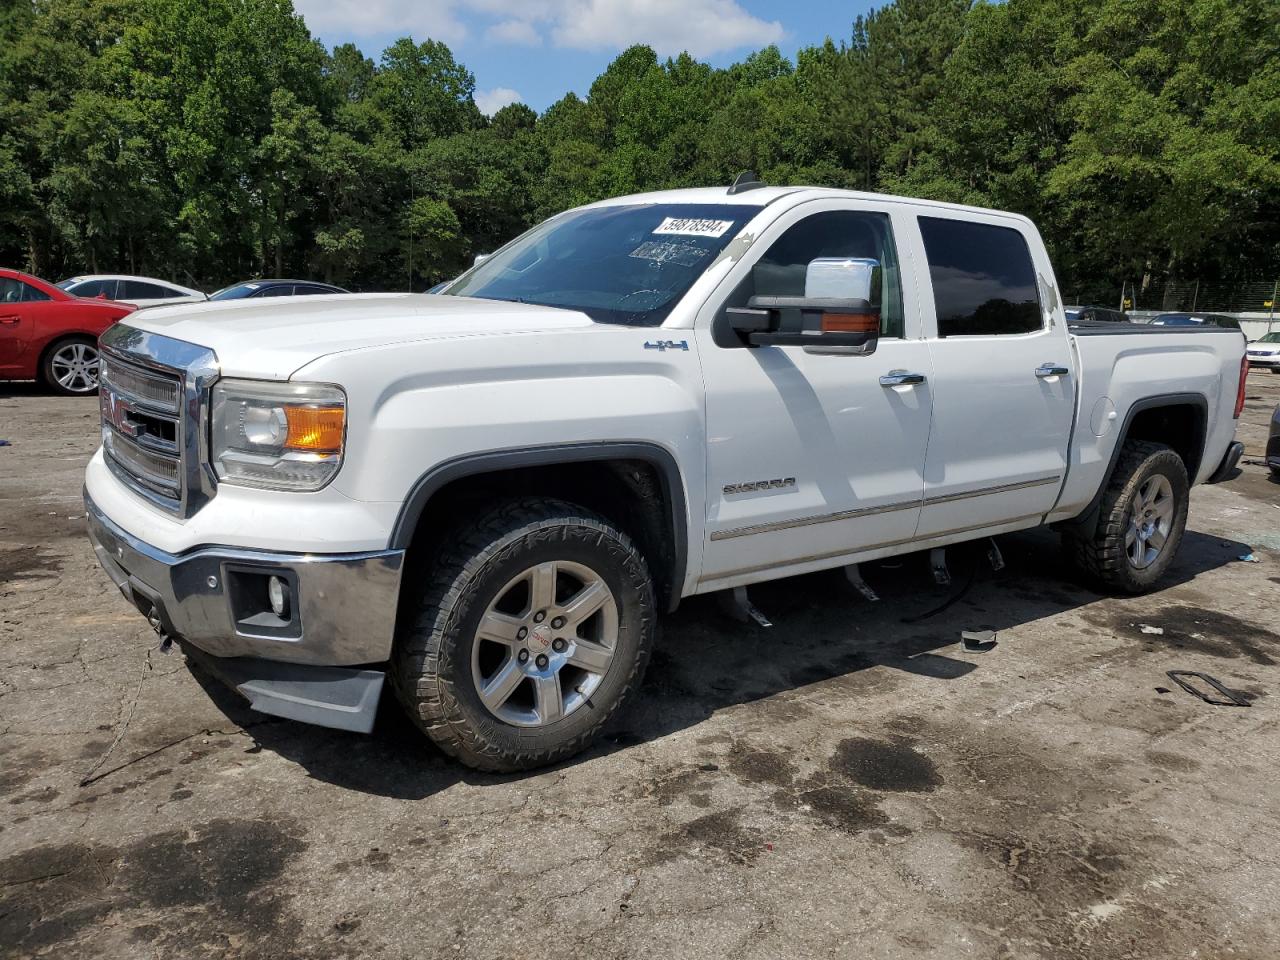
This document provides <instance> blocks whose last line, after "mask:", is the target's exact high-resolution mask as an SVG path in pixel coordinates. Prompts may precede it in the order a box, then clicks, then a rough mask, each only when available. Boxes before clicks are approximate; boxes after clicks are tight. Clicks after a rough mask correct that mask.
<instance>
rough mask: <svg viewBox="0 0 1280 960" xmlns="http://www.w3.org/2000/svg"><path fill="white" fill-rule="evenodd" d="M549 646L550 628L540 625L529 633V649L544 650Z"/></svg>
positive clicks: (543, 624)
mask: <svg viewBox="0 0 1280 960" xmlns="http://www.w3.org/2000/svg"><path fill="white" fill-rule="evenodd" d="M549 646H551V628H550V627H549V626H547V625H546V624H545V623H540V624H538V625H537V626H536V627H534V628H533V629H532V630H530V631H529V649H531V650H545V649H546V648H547V647H549Z"/></svg>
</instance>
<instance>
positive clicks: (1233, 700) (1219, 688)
mask: <svg viewBox="0 0 1280 960" xmlns="http://www.w3.org/2000/svg"><path fill="white" fill-rule="evenodd" d="M1165 676H1167V677H1168V678H1169V679H1170V680H1172V681H1173V682H1174V683H1176V684H1177V685H1178V686H1180V687H1181V688H1182V689H1183V690H1185V691H1187V693H1189V694H1191V695H1192V696H1193V697H1199V698H1200V699H1201V700H1203V701H1204V702H1205V703H1207V704H1209V706H1211V707H1248V706H1251V703H1250V699H1251V698H1250V697H1249V696H1247V695H1245V694H1241V693H1238V692H1236V691H1235V690H1231V689H1228V688H1227V687H1224V686H1223V685H1222V683H1221V682H1220V681H1218V679H1217V678H1215V677H1211V676H1209V674H1207V673H1201V672H1200V671H1198V670H1169V671H1168V672H1167V673H1166V674H1165ZM1192 680H1199V681H1201V682H1203V683H1204V684H1205V685H1206V686H1208V687H1209V688H1210V689H1211V690H1212V691H1213V693H1216V694H1218V698H1215V697H1214V696H1212V694H1210V693H1206V692H1205V691H1204V690H1203V689H1201V688H1200V687H1198V686H1197V685H1196V684H1194V683H1192V682H1191V681H1192Z"/></svg>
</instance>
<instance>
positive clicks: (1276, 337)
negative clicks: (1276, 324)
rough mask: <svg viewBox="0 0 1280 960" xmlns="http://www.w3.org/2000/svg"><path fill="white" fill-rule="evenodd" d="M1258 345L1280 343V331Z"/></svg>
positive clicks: (1269, 335) (1263, 339)
mask: <svg viewBox="0 0 1280 960" xmlns="http://www.w3.org/2000/svg"><path fill="white" fill-rule="evenodd" d="M1258 343H1280V331H1277V332H1276V333H1268V334H1267V335H1266V336H1265V337H1263V338H1262V339H1261V340H1259V341H1258Z"/></svg>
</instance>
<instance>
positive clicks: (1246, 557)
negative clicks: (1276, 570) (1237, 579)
mask: <svg viewBox="0 0 1280 960" xmlns="http://www.w3.org/2000/svg"><path fill="white" fill-rule="evenodd" d="M1236 559H1237V560H1240V561H1243V562H1244V563H1261V562H1262V558H1261V557H1255V556H1254V555H1253V554H1252V553H1242V554H1240V556H1238V557H1236Z"/></svg>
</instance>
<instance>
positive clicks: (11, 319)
mask: <svg viewBox="0 0 1280 960" xmlns="http://www.w3.org/2000/svg"><path fill="white" fill-rule="evenodd" d="M18 320H19V318H18V317H0V323H5V324H10V325H12V324H15V323H17V322H18Z"/></svg>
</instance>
